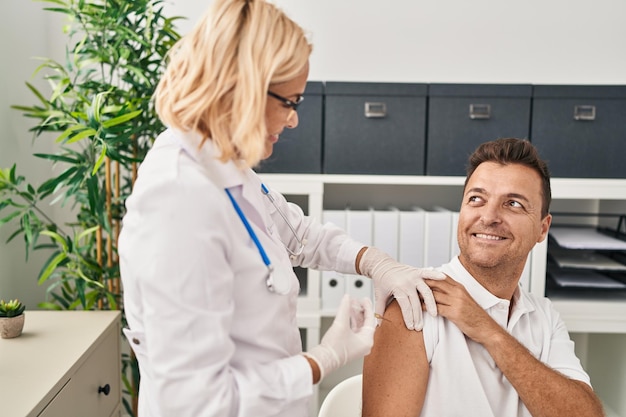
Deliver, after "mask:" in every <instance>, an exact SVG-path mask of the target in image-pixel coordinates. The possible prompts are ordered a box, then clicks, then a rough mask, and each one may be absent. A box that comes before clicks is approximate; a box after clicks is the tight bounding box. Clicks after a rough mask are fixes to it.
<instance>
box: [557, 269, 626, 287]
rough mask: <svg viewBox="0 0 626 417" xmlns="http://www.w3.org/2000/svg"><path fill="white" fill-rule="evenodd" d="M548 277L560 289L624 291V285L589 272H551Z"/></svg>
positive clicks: (625, 285)
mask: <svg viewBox="0 0 626 417" xmlns="http://www.w3.org/2000/svg"><path fill="white" fill-rule="evenodd" d="M550 275H551V276H552V278H553V279H554V282H555V283H556V285H558V286H559V287H561V288H598V289H619V290H623V289H626V284H624V283H623V282H620V281H617V280H614V279H612V278H610V277H607V276H606V275H602V274H600V273H598V272H595V271H590V270H583V269H581V270H569V271H565V270H556V269H555V270H553V271H550Z"/></svg>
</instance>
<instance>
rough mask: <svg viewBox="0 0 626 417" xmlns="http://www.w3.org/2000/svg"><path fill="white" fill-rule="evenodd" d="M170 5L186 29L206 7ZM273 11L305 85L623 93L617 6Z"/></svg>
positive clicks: (335, 5) (307, 4)
mask: <svg viewBox="0 0 626 417" xmlns="http://www.w3.org/2000/svg"><path fill="white" fill-rule="evenodd" d="M171 3H172V7H171V10H172V11H173V12H174V14H179V15H183V16H194V19H196V18H197V16H199V15H200V14H201V13H202V11H203V9H204V8H205V7H206V5H207V4H208V3H210V2H196V1H191V0H172V1H171ZM275 3H276V4H278V5H279V6H281V7H282V8H283V9H284V10H285V11H286V12H287V13H288V14H289V15H290V16H291V17H292V18H293V19H294V20H296V21H297V22H298V23H299V24H300V25H301V26H302V27H303V28H304V29H305V30H307V31H308V32H309V33H310V35H311V39H312V41H313V44H314V52H313V56H312V58H311V73H310V78H311V79H312V80H333V81H400V82H471V83H474V82H475V83H533V84H542V83H545V84H550V83H553V84H576V83H588V84H624V83H626V53H625V52H624V51H626V21H625V20H624V16H626V1H623V0H596V1H594V2H590V1H587V0H526V1H512V0H473V1H466V0H438V1H432V0H389V1H381V0H275ZM194 21H195V20H191V21H190V22H186V23H185V26H184V29H188V28H189V27H190V26H191V23H192V22H194ZM183 31H185V30H183Z"/></svg>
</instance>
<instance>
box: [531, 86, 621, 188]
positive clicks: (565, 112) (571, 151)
mask: <svg viewBox="0 0 626 417" xmlns="http://www.w3.org/2000/svg"><path fill="white" fill-rule="evenodd" d="M624 116H626V87H624V86H614V87H610V86H536V87H535V92H534V98H533V116H532V132H531V141H532V142H533V144H534V145H535V146H536V147H537V149H538V150H539V153H540V154H541V156H542V157H543V158H544V159H546V160H547V161H548V166H549V168H550V173H551V174H552V177H568V178H626V164H625V163H624V158H625V157H626V140H625V137H626V125H625V124H624Z"/></svg>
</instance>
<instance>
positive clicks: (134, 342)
mask: <svg viewBox="0 0 626 417" xmlns="http://www.w3.org/2000/svg"><path fill="white" fill-rule="evenodd" d="M122 331H123V332H124V335H125V336H126V339H128V344H129V345H130V347H131V349H132V350H133V352H135V356H136V357H137V359H138V360H141V359H143V358H144V357H145V355H146V343H145V342H146V340H145V337H144V334H143V333H142V332H139V331H136V330H131V329H128V328H124V329H122Z"/></svg>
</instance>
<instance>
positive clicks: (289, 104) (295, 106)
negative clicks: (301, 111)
mask: <svg viewBox="0 0 626 417" xmlns="http://www.w3.org/2000/svg"><path fill="white" fill-rule="evenodd" d="M267 95H269V96H272V97H274V98H275V99H276V100H279V101H281V102H282V103H283V104H284V105H285V106H287V107H291V108H292V109H293V111H298V106H299V105H300V103H302V101H303V100H304V96H298V98H297V99H296V101H293V100H289V99H288V98H285V97H283V96H279V95H278V94H276V93H273V92H271V91H268V92H267Z"/></svg>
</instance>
